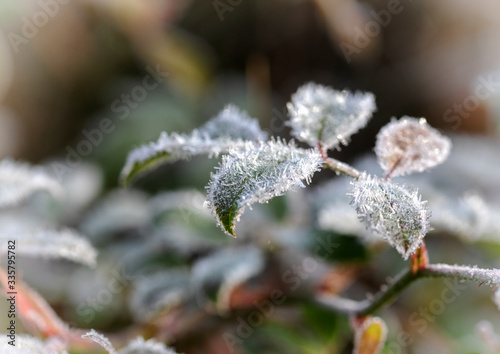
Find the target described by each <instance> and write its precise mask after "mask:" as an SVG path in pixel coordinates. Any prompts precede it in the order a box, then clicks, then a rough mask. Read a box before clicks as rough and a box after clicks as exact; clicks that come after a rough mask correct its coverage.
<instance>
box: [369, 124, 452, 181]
mask: <svg viewBox="0 0 500 354" xmlns="http://www.w3.org/2000/svg"><path fill="white" fill-rule="evenodd" d="M450 149H451V141H450V139H448V138H447V137H445V136H443V135H441V133H439V132H438V131H437V130H436V129H434V128H432V127H431V126H429V124H427V122H426V120H425V119H424V118H420V119H416V118H411V117H403V118H401V119H400V120H393V121H392V122H390V123H389V124H387V125H386V126H385V127H383V128H382V129H381V130H380V132H379V133H378V135H377V142H376V144H375V153H376V154H377V158H378V161H379V164H380V166H381V167H382V169H383V170H384V171H385V173H386V178H389V177H391V178H392V177H397V176H402V175H406V174H410V173H414V172H422V171H425V170H427V169H429V168H432V167H435V166H437V165H439V164H441V163H443V162H444V161H445V160H446V158H447V157H448V155H449V153H450Z"/></svg>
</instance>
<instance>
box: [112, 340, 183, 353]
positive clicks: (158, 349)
mask: <svg viewBox="0 0 500 354" xmlns="http://www.w3.org/2000/svg"><path fill="white" fill-rule="evenodd" d="M118 353H119V354H177V352H176V351H174V350H173V349H171V348H168V347H167V346H165V344H163V343H160V342H157V341H156V340H154V339H150V340H144V338H142V337H138V338H136V339H134V340H133V341H131V342H130V343H129V344H128V345H127V346H126V347H125V348H122V349H120V350H119V351H118Z"/></svg>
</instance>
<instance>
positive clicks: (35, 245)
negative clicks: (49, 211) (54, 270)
mask: <svg viewBox="0 0 500 354" xmlns="http://www.w3.org/2000/svg"><path fill="white" fill-rule="evenodd" d="M0 230H1V229H0ZM9 240H16V241H17V247H16V252H17V253H18V254H23V255H28V256H35V257H40V258H47V259H59V258H63V259H68V260H71V261H73V262H78V263H82V264H85V265H88V266H95V263H96V257H97V251H96V250H95V249H94V248H93V247H92V245H91V244H90V243H89V242H88V241H87V240H86V239H85V238H83V237H82V236H81V235H79V234H77V233H76V232H75V231H72V230H70V229H63V230H60V231H56V230H44V229H41V230H22V231H19V232H16V233H11V232H2V233H0V245H2V247H3V248H2V249H4V250H6V249H7V243H8V241H9Z"/></svg>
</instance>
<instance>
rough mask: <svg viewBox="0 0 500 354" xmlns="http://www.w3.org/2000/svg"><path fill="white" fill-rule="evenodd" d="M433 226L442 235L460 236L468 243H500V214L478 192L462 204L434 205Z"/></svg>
mask: <svg viewBox="0 0 500 354" xmlns="http://www.w3.org/2000/svg"><path fill="white" fill-rule="evenodd" d="M433 206H434V207H435V208H434V210H435V211H434V212H433V213H432V225H433V226H434V227H435V228H436V229H437V230H439V231H445V232H447V233H450V234H453V235H456V236H459V237H460V238H461V239H463V240H464V241H467V242H475V241H479V240H486V239H487V240H489V241H494V240H495V239H496V240H497V242H500V237H499V236H500V227H499V226H498V222H497V220H498V218H499V216H500V210H497V209H496V208H495V207H494V206H492V205H488V203H486V201H485V200H484V199H483V198H482V197H481V196H480V195H479V194H477V193H475V192H468V193H466V194H465V195H464V196H463V197H462V198H460V199H459V200H458V201H457V200H453V199H451V198H449V199H448V198H442V200H438V201H437V202H436V203H435V205H433Z"/></svg>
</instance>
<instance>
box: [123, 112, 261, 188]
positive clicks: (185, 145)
mask: <svg viewBox="0 0 500 354" xmlns="http://www.w3.org/2000/svg"><path fill="white" fill-rule="evenodd" d="M266 138H267V134H266V133H265V132H263V131H262V130H261V129H260V127H259V124H258V121H257V120H256V119H254V118H250V117H249V116H248V115H247V114H246V113H245V112H242V111H240V110H239V109H238V108H236V107H234V106H231V105H230V106H227V107H225V108H224V109H223V110H222V111H221V112H220V113H219V114H218V115H217V116H216V117H214V118H212V119H211V120H210V121H208V122H207V123H206V124H205V125H204V126H202V127H200V129H195V130H193V131H192V132H191V133H190V134H178V133H171V134H168V133H166V132H162V133H161V135H160V138H159V139H158V140H157V141H154V142H150V143H149V144H145V145H142V146H140V147H138V148H136V149H134V150H132V151H131V152H130V153H129V155H128V157H127V161H126V163H125V166H124V167H123V170H122V173H121V180H122V182H123V183H124V184H128V183H130V182H131V181H132V180H133V179H135V178H137V177H138V176H139V175H141V174H143V173H145V172H147V171H148V170H151V169H153V168H156V167H157V166H159V165H161V164H163V163H166V162H175V161H177V160H182V159H188V158H190V157H192V156H196V155H208V156H209V157H212V156H217V155H218V154H220V153H225V152H227V150H228V149H229V148H234V147H238V146H243V145H244V144H245V142H246V141H260V140H265V139H266Z"/></svg>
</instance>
